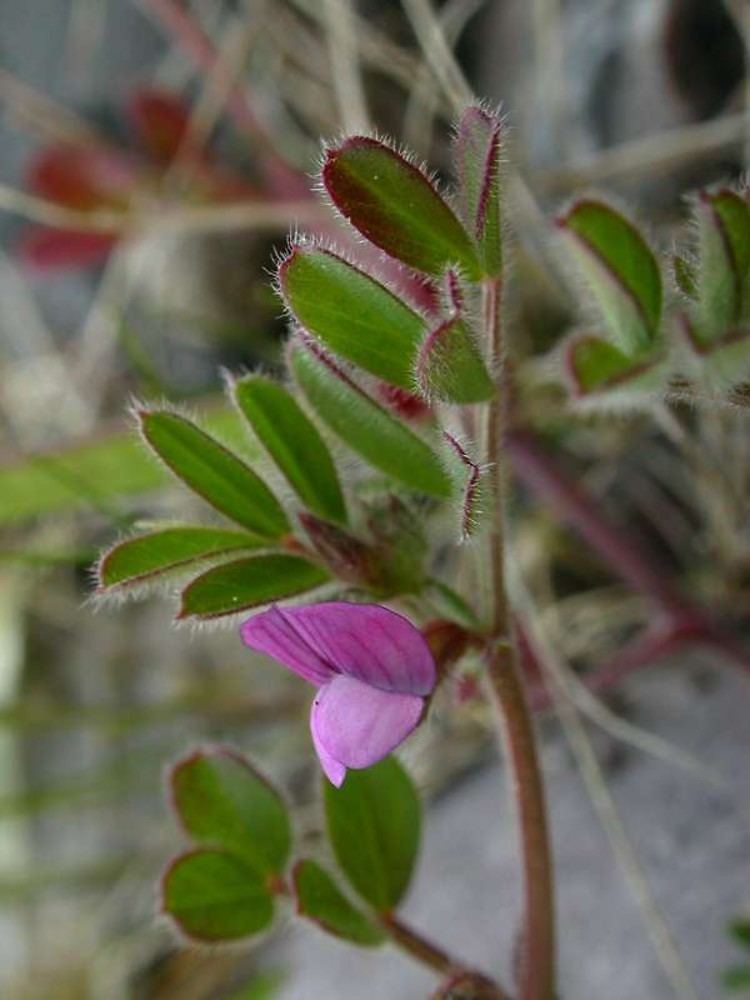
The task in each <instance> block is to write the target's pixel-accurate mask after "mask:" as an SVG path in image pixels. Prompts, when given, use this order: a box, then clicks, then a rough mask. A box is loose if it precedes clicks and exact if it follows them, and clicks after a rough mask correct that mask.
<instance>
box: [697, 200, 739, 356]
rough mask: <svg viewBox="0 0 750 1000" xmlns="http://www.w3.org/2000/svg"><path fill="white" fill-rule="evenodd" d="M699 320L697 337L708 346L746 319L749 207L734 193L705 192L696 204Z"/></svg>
mask: <svg viewBox="0 0 750 1000" xmlns="http://www.w3.org/2000/svg"><path fill="white" fill-rule="evenodd" d="M698 243H699V257H700V269H699V273H698V297H699V307H700V308H699V313H700V319H699V322H698V323H697V324H696V333H697V335H698V337H699V338H700V339H701V341H703V342H705V343H710V342H711V341H713V340H715V339H716V338H718V337H721V336H722V335H723V334H725V333H727V332H728V331H730V330H731V329H732V328H733V327H735V326H737V325H738V324H741V323H743V322H744V321H746V320H747V319H748V313H749V311H750V294H749V292H750V289H749V288H748V277H749V275H750V207H749V206H748V205H747V203H746V202H745V200H744V199H743V198H741V197H740V196H739V195H738V194H736V193H735V192H734V191H731V190H729V189H722V190H720V191H715V192H713V193H709V192H704V193H703V195H702V197H701V200H700V201H699V203H698Z"/></svg>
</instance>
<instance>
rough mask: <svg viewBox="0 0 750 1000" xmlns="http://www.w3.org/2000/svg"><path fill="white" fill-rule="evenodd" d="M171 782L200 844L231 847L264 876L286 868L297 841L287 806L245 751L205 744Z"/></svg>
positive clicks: (183, 816) (176, 770)
mask: <svg viewBox="0 0 750 1000" xmlns="http://www.w3.org/2000/svg"><path fill="white" fill-rule="evenodd" d="M170 788H171V791H172V803H173V805H174V808H175V809H176V811H177V813H178V814H179V817H180V819H181V820H182V823H183V826H184V827H185V829H186V830H187V832H188V833H189V834H190V836H191V837H192V838H193V840H194V841H195V842H196V843H197V844H200V845H202V846H206V847H220V848H225V849H226V850H228V851H230V852H231V853H233V854H236V855H237V856H238V857H241V858H242V860H243V861H245V862H246V863H247V864H249V865H250V866H251V867H252V868H254V869H255V870H256V871H258V872H259V873H260V874H261V875H264V876H265V875H269V874H276V875H279V874H281V872H282V871H283V870H284V867H285V865H286V863H287V861H288V859H289V852H290V850H291V846H292V832H291V827H290V825H289V817H288V815H287V810H286V806H285V805H284V801H283V799H282V798H281V796H280V795H279V793H278V792H277V791H276V789H275V788H274V787H273V786H272V785H270V784H269V783H268V782H267V781H266V779H265V778H263V777H262V776H261V775H260V774H258V772H257V771H255V769H254V768H253V767H252V766H251V765H250V763H249V762H248V761H247V760H245V758H244V757H241V756H240V755H239V754H238V753H235V752H234V751H232V750H229V749H228V748H224V747H217V748H214V749H211V750H199V751H197V752H196V753H192V754H190V756H189V757H186V758H185V759H184V760H182V761H180V762H179V763H178V764H176V765H175V766H174V768H173V769H172V772H171V774H170Z"/></svg>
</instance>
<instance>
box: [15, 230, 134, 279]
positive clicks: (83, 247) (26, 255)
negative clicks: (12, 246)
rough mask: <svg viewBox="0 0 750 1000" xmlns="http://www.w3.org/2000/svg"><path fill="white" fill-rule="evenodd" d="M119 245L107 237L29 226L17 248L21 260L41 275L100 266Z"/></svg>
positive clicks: (112, 237) (114, 239)
mask: <svg viewBox="0 0 750 1000" xmlns="http://www.w3.org/2000/svg"><path fill="white" fill-rule="evenodd" d="M115 242H116V237H115V236H110V235H109V234H108V233H81V232H76V231H74V230H67V229H46V228H44V227H43V226H29V227H28V229H26V231H25V232H24V233H23V235H22V237H21V239H20V241H19V243H18V244H17V252H18V255H19V257H20V258H21V260H22V261H23V262H24V263H25V264H28V265H30V266H31V267H33V268H35V269H37V270H39V271H47V270H49V271H51V270H57V269H60V268H67V267H70V268H75V267H90V266H91V265H93V264H99V263H101V261H102V260H103V259H104V258H105V257H106V256H107V254H108V253H109V252H110V250H111V249H112V247H113V246H114V244H115Z"/></svg>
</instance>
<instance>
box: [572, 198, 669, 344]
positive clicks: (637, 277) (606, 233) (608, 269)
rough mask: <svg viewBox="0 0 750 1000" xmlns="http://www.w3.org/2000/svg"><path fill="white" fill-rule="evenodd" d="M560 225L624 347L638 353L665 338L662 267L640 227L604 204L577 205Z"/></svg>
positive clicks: (580, 202) (610, 326)
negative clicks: (661, 333) (661, 334)
mask: <svg viewBox="0 0 750 1000" xmlns="http://www.w3.org/2000/svg"><path fill="white" fill-rule="evenodd" d="M558 225H559V226H560V228H561V229H562V230H563V232H564V233H565V234H566V236H567V238H568V246H569V247H570V249H571V250H572V252H573V256H574V258H575V261H576V264H577V265H578V267H579V269H580V271H581V273H582V274H583V275H584V277H585V278H586V279H587V281H588V284H589V287H590V288H591V291H592V293H593V295H594V297H595V299H596V300H597V303H598V304H599V307H600V309H601V311H602V313H603V315H604V318H605V320H606V322H607V325H608V326H609V329H610V331H611V333H612V335H613V337H614V339H615V341H616V342H617V345H618V347H619V348H620V349H621V350H622V351H624V352H625V353H627V354H631V355H634V354H637V353H639V352H640V351H643V350H646V349H648V348H649V347H650V346H652V345H653V344H654V342H655V341H656V338H657V336H658V334H659V327H660V324H661V310H662V281H661V273H660V271H659V265H658V264H657V262H656V258H655V257H654V254H653V253H652V251H651V249H650V248H649V246H648V244H647V243H646V241H645V240H644V238H643V236H642V235H641V234H640V232H639V231H638V229H636V227H635V226H634V225H633V223H632V222H630V221H629V220H628V219H626V218H625V217H624V216H622V215H621V214H620V213H619V212H617V211H615V209H613V208H612V207H611V206H609V205H606V204H604V202H600V201H594V200H583V201H578V202H576V203H575V204H574V205H573V207H572V208H571V209H570V211H569V212H568V213H567V214H566V215H565V216H563V217H562V218H561V219H560V220H559V221H558Z"/></svg>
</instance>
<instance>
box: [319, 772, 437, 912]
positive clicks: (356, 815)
mask: <svg viewBox="0 0 750 1000" xmlns="http://www.w3.org/2000/svg"><path fill="white" fill-rule="evenodd" d="M324 802H325V812H326V823H327V828H328V836H329V839H330V841H331V845H332V847H333V851H334V854H335V855H336V859H337V861H338V863H339V865H340V866H341V869H342V871H343V872H344V874H345V875H346V877H347V878H348V879H349V882H350V883H351V885H352V886H353V887H354V889H356V891H357V893H358V894H359V895H360V896H361V897H362V898H363V899H364V900H365V901H366V902H368V903H369V904H370V905H371V906H372V907H374V909H375V910H377V911H378V912H379V913H387V912H389V911H390V910H392V909H393V908H394V907H396V906H397V905H398V904H399V902H400V901H401V899H402V898H403V896H404V894H405V892H406V890H407V888H408V885H409V882H410V880H411V875H412V871H413V869H414V864H415V862H416V857H417V851H418V848H419V839H420V831H421V810H420V804H419V799H418V797H417V794H416V791H415V789H414V786H413V784H412V782H411V779H410V778H409V776H408V775H407V773H406V771H405V770H404V769H403V767H402V766H401V765H400V764H399V763H398V761H397V760H396V758H395V757H386V758H385V760H382V761H380V763H378V764H375V765H374V766H373V767H370V768H368V769H367V770H364V771H350V772H349V774H348V775H347V778H346V781H345V782H344V784H343V785H342V786H341V788H334V786H333V785H332V784H330V782H326V783H325V786H324Z"/></svg>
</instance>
